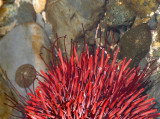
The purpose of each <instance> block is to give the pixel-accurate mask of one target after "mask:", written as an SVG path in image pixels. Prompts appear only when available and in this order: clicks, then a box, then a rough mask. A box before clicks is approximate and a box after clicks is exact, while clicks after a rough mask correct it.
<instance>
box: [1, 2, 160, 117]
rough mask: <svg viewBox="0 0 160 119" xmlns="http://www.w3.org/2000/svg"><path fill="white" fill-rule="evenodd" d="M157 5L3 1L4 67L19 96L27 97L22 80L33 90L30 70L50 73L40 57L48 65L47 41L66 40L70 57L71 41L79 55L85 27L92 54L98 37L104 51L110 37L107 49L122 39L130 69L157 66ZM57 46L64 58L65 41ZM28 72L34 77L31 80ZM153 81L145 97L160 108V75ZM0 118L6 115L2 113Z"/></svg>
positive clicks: (124, 55) (122, 54)
mask: <svg viewBox="0 0 160 119" xmlns="http://www.w3.org/2000/svg"><path fill="white" fill-rule="evenodd" d="M2 2H3V3H2ZM159 2H160V1H159V0H94V1H93V0H0V65H1V66H2V67H3V69H4V70H5V71H6V72H7V75H8V77H9V79H10V80H11V81H12V83H13V84H14V86H15V87H16V88H17V89H18V91H19V92H20V93H21V94H22V95H26V93H25V90H24V87H25V86H24V80H23V79H26V80H27V83H28V85H30V86H29V87H32V86H33V84H32V82H33V77H34V76H35V73H34V71H33V72H32V73H31V72H29V71H30V68H31V67H32V68H31V69H33V67H34V68H35V69H36V70H37V71H39V70H45V69H46V67H45V66H44V63H43V61H42V59H41V58H40V53H41V52H43V54H42V55H43V57H44V60H45V61H46V62H49V61H50V56H49V53H48V52H46V50H44V49H43V48H42V46H43V45H45V46H47V45H48V44H49V43H48V42H49V40H50V41H51V42H53V41H55V39H56V38H57V37H60V36H65V35H67V38H66V40H65V45H66V48H67V54H68V55H69V54H70V47H71V39H72V41H73V42H74V43H77V49H78V54H80V52H81V51H82V49H83V45H84V33H83V28H82V24H83V26H84V29H85V39H86V40H85V43H87V44H88V46H89V50H90V52H91V53H93V52H92V49H93V48H94V47H95V45H96V43H97V45H99V41H100V37H101V46H103V47H105V46H104V44H105V36H106V32H107V34H108V38H107V39H108V41H107V47H108V46H109V45H110V44H111V40H112V39H114V45H117V43H118V41H119V39H121V40H120V44H119V47H120V50H121V51H120V54H121V57H120V58H123V57H127V58H128V59H129V58H132V60H133V61H132V63H131V64H130V66H131V67H133V66H137V65H138V64H139V62H140V66H141V67H142V69H143V67H144V66H145V64H146V63H147V62H148V61H150V60H151V59H152V58H156V59H158V60H157V64H156V65H155V66H159V63H160V60H159V57H160V53H159V52H160V43H159V39H160V35H159V34H160V33H159V31H160V30H159V29H160V25H159V24H160V20H159V19H160V17H159V16H160V7H159V8H158V9H157V7H158V5H159ZM2 4H3V6H2ZM156 10H157V11H156ZM99 22H101V36H100V30H98V29H97V26H98V24H99ZM142 23H145V24H142ZM96 31H98V32H96ZM156 34H157V35H156ZM48 38H49V39H48ZM95 38H97V39H95ZM95 42H96V43H95ZM151 42H152V45H151ZM114 45H113V47H114ZM56 46H58V47H59V48H61V50H62V51H63V53H65V52H64V37H63V38H61V39H59V40H58V41H57V42H56ZM47 47H48V46H47ZM146 54H147V55H146ZM145 56H146V57H145ZM28 69H29V71H28ZM19 70H20V71H19ZM157 71H159V69H157ZM30 73H31V75H28V74H30ZM28 79H32V80H28ZM150 80H151V81H152V82H153V83H154V86H153V88H151V87H150V88H148V89H149V91H148V92H147V93H148V94H151V96H154V97H155V98H156V101H157V105H156V108H158V107H159V98H160V97H159V94H160V90H159V89H158V87H159V86H160V83H158V82H159V73H157V74H156V73H154V75H153V76H152V77H151V79H150ZM35 84H36V82H35ZM26 87H27V86H26ZM0 102H2V101H0ZM0 104H1V103H0ZM8 111H10V110H8ZM1 113H3V112H2V111H0V114H1ZM9 113H10V112H9ZM9 113H8V112H7V113H6V114H9ZM12 113H13V114H15V113H16V112H12ZM0 118H2V115H0ZM10 119H13V118H10Z"/></svg>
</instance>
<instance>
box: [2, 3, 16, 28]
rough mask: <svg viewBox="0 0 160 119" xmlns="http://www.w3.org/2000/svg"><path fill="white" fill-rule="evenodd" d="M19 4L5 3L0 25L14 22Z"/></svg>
mask: <svg viewBox="0 0 160 119" xmlns="http://www.w3.org/2000/svg"><path fill="white" fill-rule="evenodd" d="M16 15H17V6H16V5H14V4H6V5H3V7H1V9H0V27H2V26H6V25H8V24H10V23H12V22H13V21H14V20H15V19H16Z"/></svg>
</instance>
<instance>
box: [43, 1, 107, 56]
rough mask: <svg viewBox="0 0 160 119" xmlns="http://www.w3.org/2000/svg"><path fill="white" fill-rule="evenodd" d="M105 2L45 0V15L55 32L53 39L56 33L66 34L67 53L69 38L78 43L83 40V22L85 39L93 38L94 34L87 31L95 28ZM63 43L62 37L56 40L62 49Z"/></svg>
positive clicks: (103, 11) (69, 43)
mask: <svg viewBox="0 0 160 119" xmlns="http://www.w3.org/2000/svg"><path fill="white" fill-rule="evenodd" d="M105 2H106V1H105V0H94V1H93V0H87V1H86V0H58V1H57V0H47V4H46V15H47V20H48V21H49V22H50V23H51V24H52V27H53V33H55V34H53V36H54V38H53V39H55V38H56V33H57V34H58V36H64V35H67V39H66V40H65V41H66V49H67V53H68V54H69V53H70V48H71V39H72V40H73V41H78V42H80V43H82V42H83V38H82V36H83V29H82V24H83V25H84V28H85V30H86V32H88V33H87V35H86V41H87V40H88V41H89V40H93V38H94V35H93V34H91V33H89V31H91V32H93V31H92V29H94V30H96V27H97V24H98V21H99V20H100V19H101V18H102V16H103V15H104V13H105ZM93 33H95V32H93ZM90 35H91V36H90ZM91 37H92V38H91ZM81 38H82V39H81ZM81 40H82V41H81ZM63 44H64V38H62V39H60V40H59V41H58V44H57V46H58V47H60V48H61V49H62V50H63V51H64V45H63Z"/></svg>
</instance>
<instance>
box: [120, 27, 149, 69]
mask: <svg viewBox="0 0 160 119" xmlns="http://www.w3.org/2000/svg"><path fill="white" fill-rule="evenodd" d="M151 40H152V36H151V33H150V30H149V27H148V25H147V24H141V25H139V26H136V27H135V28H133V29H131V30H129V31H127V32H126V33H125V34H124V35H123V36H122V38H121V39H120V43H119V46H120V55H121V56H122V58H124V57H127V59H129V58H131V59H132V62H131V63H130V66H131V67H133V66H134V67H136V66H138V64H139V62H140V60H141V59H143V58H144V57H145V56H146V54H147V53H148V52H149V49H150V45H151Z"/></svg>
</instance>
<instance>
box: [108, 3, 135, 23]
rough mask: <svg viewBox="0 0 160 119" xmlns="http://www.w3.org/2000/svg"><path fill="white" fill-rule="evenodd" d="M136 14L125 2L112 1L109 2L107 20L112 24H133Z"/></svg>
mask: <svg viewBox="0 0 160 119" xmlns="http://www.w3.org/2000/svg"><path fill="white" fill-rule="evenodd" d="M135 18H136V14H135V13H134V12H133V11H131V10H129V9H127V8H126V7H125V4H120V3H119V0H114V1H111V2H110V3H109V4H107V9H106V19H107V20H106V22H107V24H108V25H110V26H122V25H123V26H130V25H131V24H133V22H134V19H135Z"/></svg>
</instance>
